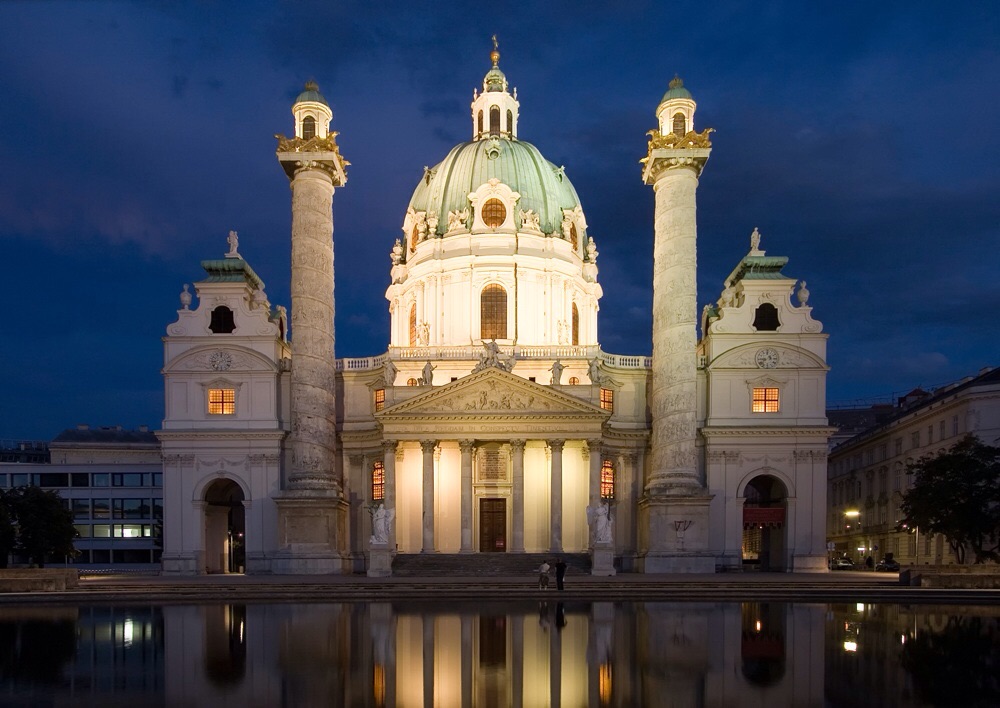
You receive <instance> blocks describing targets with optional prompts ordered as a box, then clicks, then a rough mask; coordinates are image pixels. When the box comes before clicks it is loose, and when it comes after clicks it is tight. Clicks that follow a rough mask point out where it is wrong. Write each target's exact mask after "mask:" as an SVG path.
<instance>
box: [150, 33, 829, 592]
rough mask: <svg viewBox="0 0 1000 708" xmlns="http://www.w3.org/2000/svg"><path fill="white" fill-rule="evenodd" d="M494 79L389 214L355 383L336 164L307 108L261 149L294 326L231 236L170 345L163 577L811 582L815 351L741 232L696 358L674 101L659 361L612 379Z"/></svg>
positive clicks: (589, 284) (617, 359)
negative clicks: (737, 254)
mask: <svg viewBox="0 0 1000 708" xmlns="http://www.w3.org/2000/svg"><path fill="white" fill-rule="evenodd" d="M491 58H492V62H493V66H492V68H490V70H489V71H488V72H487V74H486V76H485V78H484V80H483V89H482V91H481V92H479V91H476V92H474V94H473V101H472V106H471V107H472V112H471V128H472V139H471V140H470V141H468V142H464V143H461V144H459V145H457V146H455V147H454V148H453V149H452V150H451V151H450V152H449V153H448V154H447V155H446V156H445V158H444V159H443V160H442V161H441V162H440V163H438V164H437V165H435V166H434V167H432V168H427V169H425V171H424V174H423V175H422V176H421V177H420V179H419V181H418V183H417V186H416V189H415V190H414V193H413V196H412V197H411V199H410V201H409V204H408V205H407V206H406V208H405V214H404V216H403V224H402V229H403V236H402V238H400V239H398V240H397V241H396V243H395V246H394V247H393V248H392V251H391V254H390V257H391V270H390V277H389V286H388V289H387V291H386V298H387V299H388V301H389V310H390V314H391V329H390V332H389V347H388V351H387V352H386V353H383V354H379V355H376V356H372V357H368V358H360V359H340V360H335V359H334V355H333V352H334V332H333V311H334V287H333V285H334V281H333V239H332V233H333V219H332V200H333V194H334V190H335V188H336V187H340V186H343V185H344V184H345V183H346V179H347V177H346V172H345V168H346V166H347V164H348V163H347V162H346V161H345V160H344V159H343V158H342V157H341V155H340V152H339V149H338V146H337V144H336V141H335V136H336V133H333V132H331V131H330V121H331V119H332V111H331V109H330V107H329V105H328V104H327V102H326V100H325V99H324V98H323V96H322V95H321V94H320V93H319V91H318V88H317V87H316V86H315V85H314V84H307V85H306V90H305V91H304V92H303V93H302V94H300V95H299V97H298V99H297V100H296V102H295V104H294V105H293V106H292V113H293V115H294V117H295V134H294V136H293V137H291V138H284V137H282V138H280V139H279V142H278V148H277V156H278V161H279V163H280V164H281V166H282V168H283V169H284V170H285V172H286V174H287V175H288V177H289V179H290V180H291V186H292V235H291V248H292V251H291V261H292V283H291V309H290V313H289V315H290V321H289V318H288V316H287V315H286V311H285V310H284V308H282V307H274V306H272V305H271V303H270V302H269V301H268V298H267V295H266V294H265V292H264V284H263V282H262V280H261V279H260V277H259V276H258V275H257V274H256V273H255V271H254V270H253V269H252V268H251V267H250V265H249V264H248V263H247V262H246V261H245V260H243V258H242V257H241V256H240V254H239V250H238V242H237V238H236V236H235V234H233V235H232V236H231V239H230V250H229V252H228V253H226V254H225V257H223V258H219V259H215V260H208V261H204V262H203V263H202V266H203V267H204V269H205V271H206V276H205V278H204V279H203V280H202V281H200V282H198V283H196V284H195V291H196V295H197V304H196V306H194V305H192V296H191V294H190V293H188V291H187V287H186V286H185V290H184V293H182V295H181V303H182V309H181V310H179V311H178V317H177V320H176V321H175V322H174V323H173V324H171V325H169V327H168V328H167V337H166V338H165V340H164V342H165V345H164V347H165V364H164V369H163V373H164V378H165V387H166V412H165V416H164V421H163V426H162V430H161V431H159V432H158V436H159V438H160V440H161V441H162V446H163V455H164V507H165V517H166V519H165V522H164V552H163V564H164V569H165V571H166V572H172V573H203V572H228V571H238V570H240V569H241V568H243V567H244V566H245V569H246V571H247V572H251V573H268V572H273V573H324V572H356V571H364V570H365V569H367V570H368V572H369V573H370V574H372V575H386V574H389V573H391V572H392V571H391V568H392V563H393V560H394V558H395V556H396V555H397V554H455V555H459V554H469V559H468V560H469V562H470V563H473V564H474V563H475V562H476V561H475V558H476V556H475V555H474V554H484V553H490V554H495V553H505V554H522V553H559V552H566V553H589V554H590V556H591V560H592V567H593V571H594V572H595V573H603V574H612V573H614V572H615V570H616V569H618V570H623V569H624V570H634V571H640V572H712V571H715V570H716V569H717V568H727V569H738V568H742V567H752V568H762V569H775V570H825V568H826V563H825V556H826V554H825V521H824V516H825V505H826V491H825V490H826V484H825V480H826V441H827V437H828V434H829V430H828V428H827V426H826V418H825V413H824V405H825V377H826V370H827V367H826V364H825V350H826V336H827V335H825V334H823V333H822V332H821V329H822V326H821V324H820V323H819V322H817V321H815V320H813V319H812V317H811V307H810V306H809V305H808V297H809V294H808V291H807V290H806V288H805V283H802V285H801V286H800V287H799V288H798V290H797V292H794V296H795V297H796V300H797V303H794V304H793V302H792V297H793V291H795V285H796V281H795V280H794V279H791V278H789V277H787V276H785V275H784V274H783V273H782V268H783V266H784V265H785V263H786V260H787V259H786V258H783V257H775V256H768V255H766V254H765V252H764V251H763V250H761V249H760V234H759V233H758V232H757V231H756V230H754V234H753V236H752V238H751V249H750V251H749V252H748V253H747V254H746V255H745V256H744V257H743V258H742V259H740V260H739V261H738V262H737V265H736V267H735V268H734V269H733V271H732V273H731V274H730V275H729V276H728V277H727V278H726V280H725V284H724V290H723V291H722V294H721V296H720V298H719V299H718V301H717V302H716V303H715V304H713V305H711V306H708V307H706V308H704V310H703V311H702V312H701V313H700V325H701V329H702V332H703V337H702V339H701V340H700V341H698V340H697V327H698V325H699V322H698V318H699V312H698V310H697V304H696V286H695V262H696V243H695V242H696V225H695V201H696V200H695V191H696V188H697V185H698V178H699V176H700V173H701V171H702V169H703V168H704V166H705V163H706V161H707V160H708V157H709V154H710V152H711V143H710V141H709V137H708V136H709V132H710V131H708V130H705V131H702V132H700V133H699V132H696V131H695V130H694V114H695V107H696V104H695V102H694V100H693V99H692V98H691V94H690V93H689V92H688V91H687V89H685V88H684V87H683V85H682V83H681V82H680V80H678V79H675V80H674V81H672V82H671V83H670V89H669V90H668V91H667V93H666V94H665V95H664V97H663V99H662V101H661V102H660V104H659V106H658V108H657V111H656V115H657V119H658V128H657V129H656V130H655V131H651V134H652V137H651V139H650V142H649V150H648V154H647V155H646V157H645V159H644V160H643V163H644V166H643V174H642V177H643V179H644V181H645V182H646V184H648V185H650V186H651V187H652V188H653V192H654V194H655V202H656V208H655V217H654V225H653V227H654V231H655V243H654V253H653V258H654V267H653V356H652V357H644V356H632V355H618V354H609V353H607V352H604V351H602V350H601V348H600V345H599V340H598V333H597V322H598V318H597V311H598V301H599V300H600V298H601V295H602V290H601V286H600V284H599V283H598V280H597V275H598V265H597V258H598V251H597V246H596V243H595V239H594V238H593V237H592V236H591V234H590V233H589V232H588V224H587V220H586V218H585V214H584V210H583V207H582V205H581V204H580V200H579V198H578V197H577V194H576V191H575V190H574V188H573V186H572V184H571V183H570V181H569V178H568V176H567V174H566V172H565V171H564V169H563V168H562V167H557V166H555V165H553V164H552V163H551V162H549V161H547V160H546V159H545V158H544V157H542V155H541V153H540V152H539V151H538V149H537V148H535V147H534V146H533V145H532V144H530V143H527V142H524V141H523V140H522V139H521V138H520V135H519V133H518V115H519V108H520V104H519V102H518V100H517V92H516V91H513V93H512V92H511V91H509V90H508V83H507V79H506V77H505V76H504V74H503V72H501V71H500V69H499V67H498V61H499V53H497V52H496V50H494V52H493V54H492V56H491ZM606 237H607V238H614V237H615V235H614V234H610V235H607V236H606ZM289 329H290V331H291V334H292V335H293V338H294V341H293V342H289V341H288V337H287V334H288V331H289ZM373 522H375V523H374V524H373Z"/></svg>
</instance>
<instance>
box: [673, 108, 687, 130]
mask: <svg viewBox="0 0 1000 708" xmlns="http://www.w3.org/2000/svg"><path fill="white" fill-rule="evenodd" d="M673 134H674V135H687V121H686V120H685V119H684V114H683V113H674V126H673Z"/></svg>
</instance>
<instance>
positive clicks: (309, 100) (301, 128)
mask: <svg viewBox="0 0 1000 708" xmlns="http://www.w3.org/2000/svg"><path fill="white" fill-rule="evenodd" d="M292 115H293V116H295V137H297V138H302V139H303V140H310V139H312V138H325V137H326V136H327V135H328V134H329V133H330V121H331V120H333V111H332V110H330V104H329V103H327V102H326V99H325V98H323V94H321V93H320V92H319V86H317V85H316V82H315V81H307V82H306V85H305V88H304V89H303V91H302V93H300V94H299V96H298V98H296V99H295V103H293V104H292Z"/></svg>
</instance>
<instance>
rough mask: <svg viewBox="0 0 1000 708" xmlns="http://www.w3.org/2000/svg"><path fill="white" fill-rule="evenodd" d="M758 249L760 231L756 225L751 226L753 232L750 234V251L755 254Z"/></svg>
mask: <svg viewBox="0 0 1000 708" xmlns="http://www.w3.org/2000/svg"><path fill="white" fill-rule="evenodd" d="M758 251H760V231H758V230H757V227H756V226H754V227H753V233H752V234H750V252H751V253H754V254H756V253H757V252H758Z"/></svg>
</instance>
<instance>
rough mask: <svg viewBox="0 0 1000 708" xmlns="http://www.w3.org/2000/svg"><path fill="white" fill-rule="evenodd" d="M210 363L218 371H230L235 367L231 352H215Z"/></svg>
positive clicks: (210, 358)
mask: <svg viewBox="0 0 1000 708" xmlns="http://www.w3.org/2000/svg"><path fill="white" fill-rule="evenodd" d="M208 363H209V364H210V365H211V367H212V368H213V369H215V370H216V371H228V370H229V368H230V367H231V366H232V365H233V357H232V356H230V354H229V352H215V353H213V354H212V356H211V357H209V360H208Z"/></svg>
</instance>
